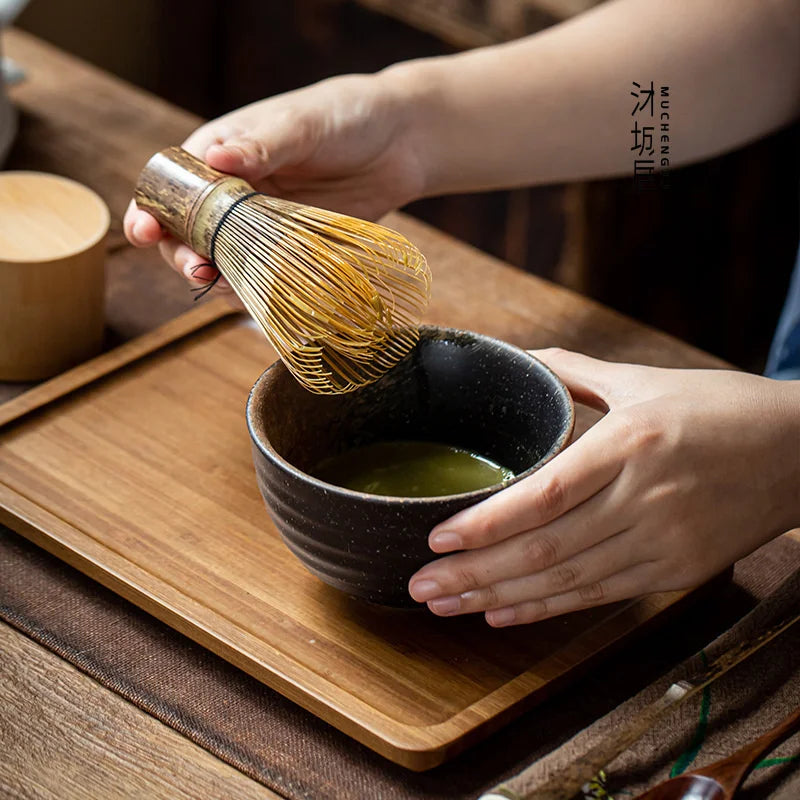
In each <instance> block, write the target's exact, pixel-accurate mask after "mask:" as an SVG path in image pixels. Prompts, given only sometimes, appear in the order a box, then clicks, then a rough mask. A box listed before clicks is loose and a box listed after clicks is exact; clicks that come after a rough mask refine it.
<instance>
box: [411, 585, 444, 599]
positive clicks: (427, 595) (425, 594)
mask: <svg viewBox="0 0 800 800" xmlns="http://www.w3.org/2000/svg"><path fill="white" fill-rule="evenodd" d="M408 590H409V592H410V594H411V596H412V597H413V598H414V599H415V600H416V601H417V602H419V603H424V602H426V601H427V600H433V598H434V597H439V595H440V594H441V593H442V587H441V586H439V584H438V583H437V582H436V581H430V580H422V581H415V582H414V583H412V584H411V586H409V589H408Z"/></svg>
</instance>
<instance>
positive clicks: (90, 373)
mask: <svg viewBox="0 0 800 800" xmlns="http://www.w3.org/2000/svg"><path fill="white" fill-rule="evenodd" d="M234 311H235V309H234V308H233V306H231V305H230V304H229V303H228V302H226V301H225V300H222V299H219V298H218V299H216V300H213V301H212V302H209V303H206V304H205V305H202V306H199V307H198V308H196V309H194V310H193V311H187V312H186V313H185V314H182V315H181V316H179V317H176V318H175V319H172V320H170V321H169V322H165V323H164V324H163V325H161V326H160V327H158V328H156V329H155V330H153V331H150V332H148V333H144V334H142V335H141V336H139V337H136V338H134V339H131V340H130V341H128V342H125V343H124V344H121V345H119V346H118V347H115V348H113V349H112V350H109V351H108V352H106V353H103V354H102V355H99V356H97V357H96V358H93V359H91V360H89V361H85V362H84V363H83V364H79V365H78V366H77V367H74V368H73V369H71V370H68V371H67V372H62V373H61V374H60V375H57V376H56V377H55V378H51V379H50V380H49V381H45V382H44V383H40V384H39V385H38V386H35V387H34V388H32V389H30V390H29V391H27V392H25V393H24V394H21V395H19V396H17V397H15V398H13V399H12V400H9V401H7V402H6V403H3V404H2V405H0V428H2V427H3V426H4V425H6V424H8V423H9V422H11V421H13V420H16V419H19V418H20V417H22V416H24V415H25V414H30V413H31V412H32V411H36V410H37V409H39V408H43V407H44V406H46V405H47V404H48V403H51V402H53V401H54V400H57V399H60V398H62V397H65V396H66V395H68V394H70V393H71V392H74V391H76V390H77V389H80V388H82V387H84V386H87V385H88V384H90V383H92V382H93V381H96V380H99V379H100V378H102V377H104V376H106V375H109V374H110V373H112V372H114V370H117V369H120V368H121V367H124V366H127V365H128V364H131V363H132V362H134V361H136V360H138V359H140V358H144V356H146V355H149V354H150V353H153V352H154V351H156V350H158V349H159V348H161V347H164V345H165V344H168V343H169V342H172V341H175V340H176V339H179V338H181V337H183V336H185V335H186V334H189V333H192V332H193V331H196V330H198V329H199V328H203V327H205V326H206V325H208V323H209V322H213V321H214V320H217V319H219V318H220V317H223V316H226V315H227V314H232V313H234Z"/></svg>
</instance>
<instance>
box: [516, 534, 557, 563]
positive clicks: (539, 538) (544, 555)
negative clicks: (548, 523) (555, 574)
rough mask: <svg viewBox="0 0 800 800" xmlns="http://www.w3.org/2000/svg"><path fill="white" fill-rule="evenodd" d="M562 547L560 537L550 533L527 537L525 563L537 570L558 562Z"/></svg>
mask: <svg viewBox="0 0 800 800" xmlns="http://www.w3.org/2000/svg"><path fill="white" fill-rule="evenodd" d="M560 551H561V548H560V546H559V541H558V539H557V538H556V537H555V536H553V535H552V534H549V533H539V534H536V535H534V536H531V537H530V538H529V539H527V540H526V541H525V543H524V546H523V559H524V561H525V565H526V566H527V567H529V568H531V569H533V570H534V571H536V572H539V571H540V570H543V569H547V568H548V567H552V566H553V565H555V564H558V562H559V560H560V558H559V556H560V554H561V553H560Z"/></svg>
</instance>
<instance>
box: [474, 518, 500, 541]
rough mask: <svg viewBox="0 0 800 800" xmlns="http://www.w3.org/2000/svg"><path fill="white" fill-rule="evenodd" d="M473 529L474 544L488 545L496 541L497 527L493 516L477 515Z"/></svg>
mask: <svg viewBox="0 0 800 800" xmlns="http://www.w3.org/2000/svg"><path fill="white" fill-rule="evenodd" d="M471 528H472V531H471V533H472V536H471V537H470V538H471V539H472V541H473V543H475V544H488V543H489V542H493V541H494V536H495V533H496V531H497V526H496V524H495V521H494V519H493V517H492V515H491V514H477V515H476V517H475V519H474V520H473V522H472V525H471Z"/></svg>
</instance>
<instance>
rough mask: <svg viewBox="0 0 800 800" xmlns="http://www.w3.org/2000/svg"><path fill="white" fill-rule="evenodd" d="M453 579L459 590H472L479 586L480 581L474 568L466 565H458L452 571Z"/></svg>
mask: <svg viewBox="0 0 800 800" xmlns="http://www.w3.org/2000/svg"><path fill="white" fill-rule="evenodd" d="M453 580H454V582H455V584H456V586H457V587H458V589H459V591H462V592H463V591H468V592H469V591H472V590H474V589H478V588H480V585H481V582H480V579H479V578H478V576H477V574H476V573H475V571H474V570H472V569H470V568H469V567H468V566H463V567H458V568H456V570H455V572H454V573H453Z"/></svg>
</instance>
